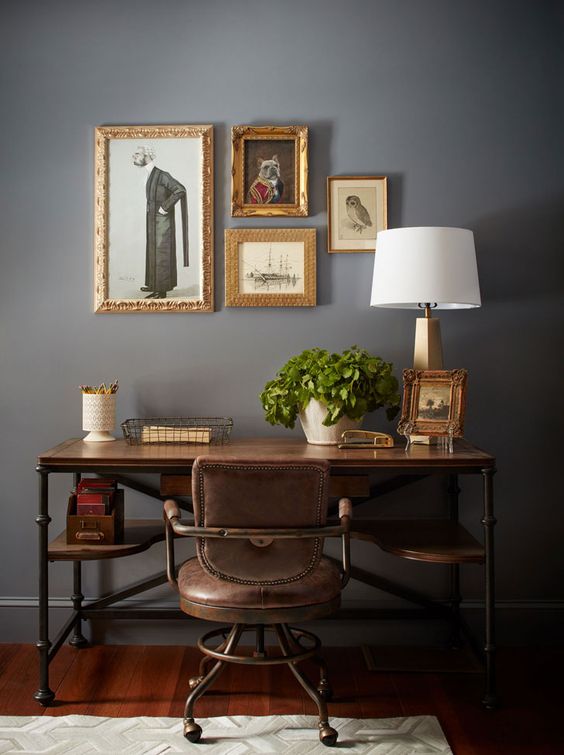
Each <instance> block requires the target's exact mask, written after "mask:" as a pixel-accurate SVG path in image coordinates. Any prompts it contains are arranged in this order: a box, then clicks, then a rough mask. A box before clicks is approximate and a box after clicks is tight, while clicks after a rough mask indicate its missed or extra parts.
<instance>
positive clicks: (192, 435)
mask: <svg viewBox="0 0 564 755" xmlns="http://www.w3.org/2000/svg"><path fill="white" fill-rule="evenodd" d="M232 427H233V420H232V419H231V417H148V418H147V419H126V420H125V422H122V423H121V429H122V431H123V437H124V438H125V439H126V440H128V441H129V443H131V445H141V444H149V443H153V444H157V443H181V444H188V443H203V444H211V445H221V444H222V443H227V441H228V440H229V435H230V433H231V428H232Z"/></svg>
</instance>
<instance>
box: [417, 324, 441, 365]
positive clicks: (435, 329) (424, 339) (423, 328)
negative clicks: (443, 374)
mask: <svg viewBox="0 0 564 755" xmlns="http://www.w3.org/2000/svg"><path fill="white" fill-rule="evenodd" d="M413 367H414V369H416V370H442V369H443V346H442V342H441V321H440V320H439V319H438V318H437V317H418V318H417V319H416V321H415V349H414V351H413Z"/></svg>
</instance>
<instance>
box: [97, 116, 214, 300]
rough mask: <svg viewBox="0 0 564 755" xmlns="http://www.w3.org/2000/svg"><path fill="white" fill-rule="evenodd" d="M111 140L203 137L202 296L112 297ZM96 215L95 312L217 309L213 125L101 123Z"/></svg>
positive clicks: (98, 129)
mask: <svg viewBox="0 0 564 755" xmlns="http://www.w3.org/2000/svg"><path fill="white" fill-rule="evenodd" d="M112 139H199V140H200V145H201V178H200V180H201V189H202V202H201V212H200V223H201V243H202V248H201V270H200V282H201V285H200V291H201V296H200V297H199V298H176V299H175V298H174V297H170V298H167V299H141V298H140V299H110V298H109V255H110V249H109V233H108V232H109V192H110V164H109V162H110V159H109V145H110V141H111V140H112ZM94 215H95V244H94V255H95V259H94V270H95V274H94V278H95V280H94V307H95V311H96V312H213V308H214V307H213V126H210V125H202V126H200V125H198V126H185V125H182V126H99V127H98V128H96V129H95V208H94ZM191 222H193V220H191Z"/></svg>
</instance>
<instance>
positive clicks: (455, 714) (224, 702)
mask: <svg viewBox="0 0 564 755" xmlns="http://www.w3.org/2000/svg"><path fill="white" fill-rule="evenodd" d="M36 652H37V651H36V650H35V647H33V646H31V645H0V714H2V715H42V714H46V715H54V716H57V715H60V716H62V715H68V714H71V713H78V714H86V715H93V716H139V715H143V716H179V717H180V716H182V710H183V705H184V699H185V697H186V693H187V679H188V677H189V676H191V675H193V674H194V673H195V672H196V670H197V666H198V660H199V653H198V651H197V650H196V649H194V648H183V647H171V646H164V647H163V646H159V647H153V646H151V647H149V646H123V645H121V646H97V647H92V648H87V649H85V650H74V649H73V648H70V647H64V648H62V649H61V651H60V652H59V654H58V655H57V657H56V658H55V660H54V661H53V663H52V665H51V686H52V689H53V690H54V691H56V693H57V701H56V703H55V705H54V706H53V707H51V708H47V709H43V708H41V707H40V706H38V705H37V703H35V702H34V701H33V699H32V694H33V692H34V691H35V689H36V687H37V658H36ZM325 656H326V658H327V659H328V662H329V668H330V671H331V677H332V684H333V687H334V690H335V693H336V699H335V700H334V702H332V703H331V704H330V706H329V712H330V714H331V715H333V716H354V717H358V718H373V717H393V716H406V715H417V714H431V715H435V716H437V717H438V719H439V721H440V723H441V725H442V727H443V730H444V732H445V734H446V736H447V738H448V740H449V743H450V745H451V747H452V748H453V750H454V752H455V755H557V754H558V755H561V754H562V753H564V693H563V692H562V683H563V679H564V650H554V649H551V650H546V649H545V650H533V649H502V650H501V651H500V653H499V665H498V668H499V690H500V693H501V696H502V701H503V707H502V708H501V709H500V710H498V711H496V712H494V713H489V712H487V711H484V710H483V709H482V707H481V705H480V702H479V701H480V697H481V692H482V679H481V677H480V676H479V675H470V674H468V675H466V674H465V675H463V674H431V673H425V674H423V673H393V674H391V673H377V672H373V671H368V670H367V669H366V666H365V663H364V659H363V656H362V653H361V651H360V650H359V649H357V648H350V649H347V648H338V649H335V650H332V651H327V650H326V651H325ZM196 712H197V715H199V716H200V717H205V716H215V715H226V714H227V715H268V714H282V713H294V714H299V713H306V714H314V713H315V708H314V706H313V704H312V702H311V701H310V700H309V698H307V696H306V694H305V692H304V691H303V690H302V689H301V687H299V686H298V684H297V682H296V681H295V680H294V679H293V677H292V676H291V674H290V672H289V671H288V669H286V668H285V667H270V668H268V667H265V668H260V669H249V668H248V667H235V666H232V667H230V668H229V669H228V670H227V671H226V672H225V674H224V675H223V676H222V677H221V678H220V679H219V681H218V683H217V688H216V689H215V691H212V692H211V693H208V695H206V696H205V697H204V698H203V699H202V700H201V701H200V702H199V704H198V707H197V708H196Z"/></svg>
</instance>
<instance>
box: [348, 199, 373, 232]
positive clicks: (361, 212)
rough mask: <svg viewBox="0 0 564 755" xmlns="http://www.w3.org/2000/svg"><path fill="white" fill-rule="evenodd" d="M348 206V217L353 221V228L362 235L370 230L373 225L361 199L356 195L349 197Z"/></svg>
mask: <svg viewBox="0 0 564 755" xmlns="http://www.w3.org/2000/svg"><path fill="white" fill-rule="evenodd" d="M346 205H347V215H348V216H349V218H350V219H351V220H352V224H353V228H354V230H355V231H357V232H358V233H362V231H364V229H365V228H368V227H370V226H371V225H372V221H371V220H370V215H369V214H368V210H367V209H366V207H365V206H364V205H363V204H362V202H361V201H360V199H359V197H357V196H356V195H355V194H352V195H351V196H350V197H347V199H346Z"/></svg>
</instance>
